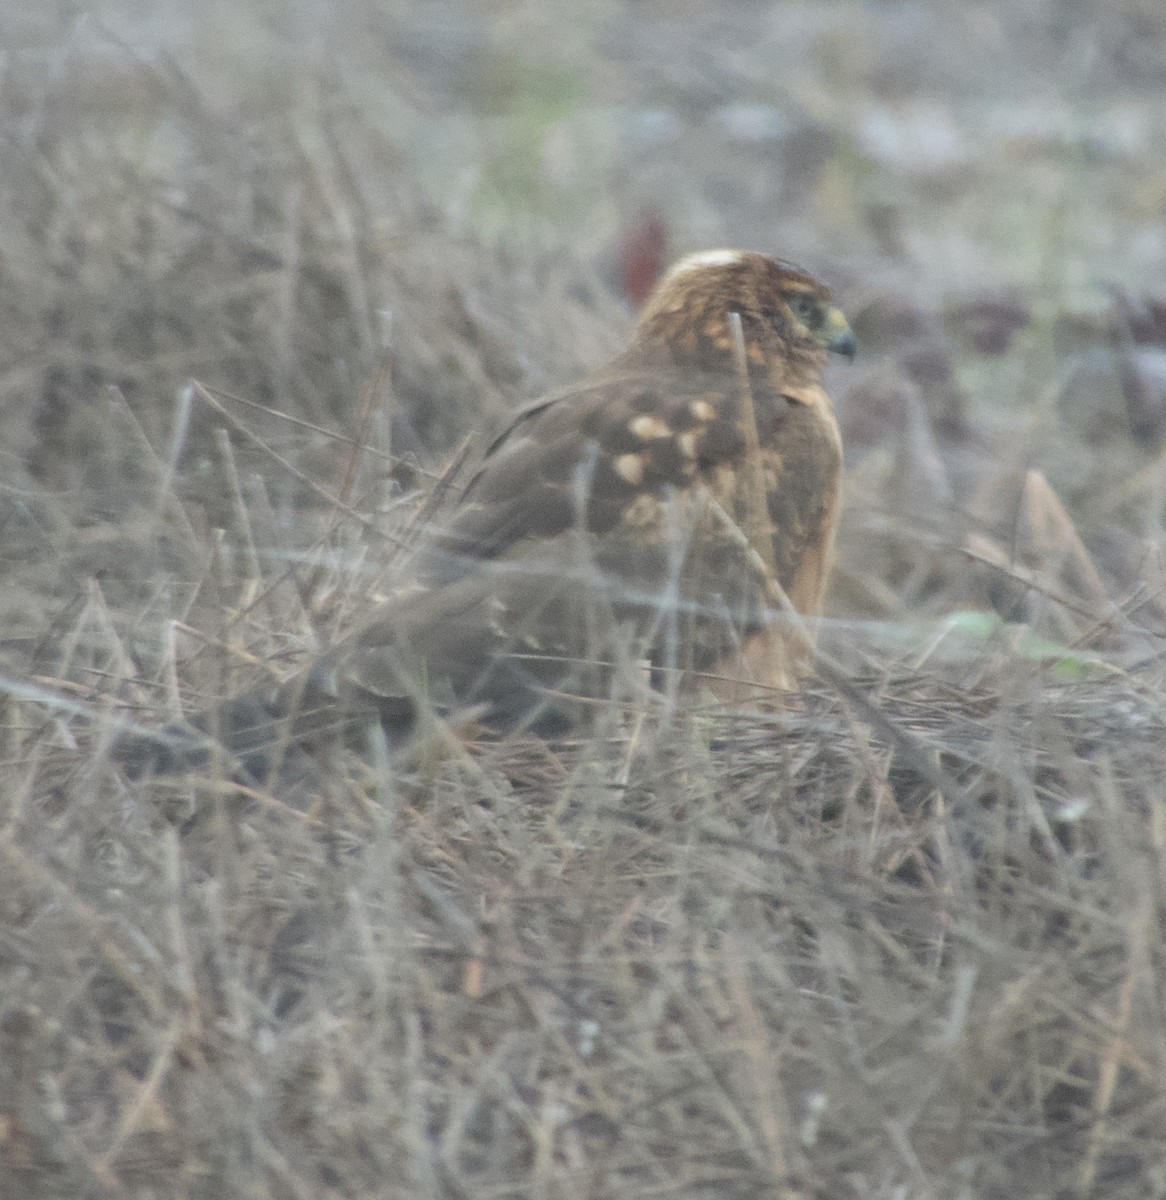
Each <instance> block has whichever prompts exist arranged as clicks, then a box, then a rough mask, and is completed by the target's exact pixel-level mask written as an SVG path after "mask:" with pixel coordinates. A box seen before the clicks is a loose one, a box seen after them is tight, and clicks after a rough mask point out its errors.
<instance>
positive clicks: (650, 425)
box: [628, 413, 672, 442]
mask: <svg viewBox="0 0 1166 1200" xmlns="http://www.w3.org/2000/svg"><path fill="white" fill-rule="evenodd" d="M628 428H629V429H630V430H631V431H632V435H633V436H634V437H638V438H639V439H640V440H641V441H643V442H650V441H653V440H655V439H656V438H666V437H670V436H671V435H672V429H671V427H670V426H669V425H668V424H667V423H666V422H664V421H661V420H660V418H659V417H653V416H651V415H650V414H648V413H644V414H643V415H642V416H639V417H636V418H634V419H633V420H632V421H631V422H630V423H629V424H628Z"/></svg>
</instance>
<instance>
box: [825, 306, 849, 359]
mask: <svg viewBox="0 0 1166 1200" xmlns="http://www.w3.org/2000/svg"><path fill="white" fill-rule="evenodd" d="M823 332H824V334H825V338H826V349H827V350H829V351H830V353H831V354H841V355H842V356H843V357H844V358H846V359H852V358H854V351H855V349H856V348H857V347H856V345H855V341H854V334H853V333H852V332H851V329H850V325H849V323H848V322H847V320H846V318H845V317H844V316H843V315H842V310H841V309H840V308H832V309H831V310H830V312H829V313H828V314H827V316H826V325H825V328H824V330H823Z"/></svg>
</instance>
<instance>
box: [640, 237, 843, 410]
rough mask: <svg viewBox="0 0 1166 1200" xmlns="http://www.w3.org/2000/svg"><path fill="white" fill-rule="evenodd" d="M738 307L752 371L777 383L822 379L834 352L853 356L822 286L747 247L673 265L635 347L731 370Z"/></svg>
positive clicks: (650, 305) (644, 315)
mask: <svg viewBox="0 0 1166 1200" xmlns="http://www.w3.org/2000/svg"><path fill="white" fill-rule="evenodd" d="M734 312H735V313H739V314H740V317H741V329H742V333H743V335H744V340H745V354H746V358H747V359H748V362H749V367H750V373H751V374H754V375H759V376H764V377H767V378H768V379H769V380H770V382H771V383H772V384H773V385H774V386H775V387H778V388H780V387H781V386H782V385H783V382H790V383H812V382H817V381H819V380H820V376H821V371H822V368H823V366H824V365H825V362H826V356H827V354H828V353H835V354H842V355H845V356H846V357H847V358H852V357H853V356H854V334H853V333H851V331H850V326H849V324H848V323H847V321H846V318H845V317H844V316H843V315H842V312H841V310H840V309H839V308H838V307H837V306H836V305H835V303H834V300H833V297H832V296H831V295H830V290H829V289H828V288H827V287H826V286H825V285H824V284H821V283H819V282H818V281H817V280H816V279H814V278H813V276H811V275H809V274H807V273H806V272H805V271H803V270H802V269H801V267H796V266H794V265H793V264H792V263H788V262H783V261H782V260H781V259H778V258H770V257H769V256H768V255H765V254H757V253H753V252H751V251H745V250H706V251H703V252H702V253H699V254H692V255H690V256H689V257H688V258H685V259H682V260H681V261H680V262H678V263H677V264H676V265H675V266H674V267H672V269H671V270H669V271H668V272H667V273H666V274H665V275H664V277H663V278H662V279H661V280H660V282H659V284H658V285H657V287H656V290H655V291H654V292H653V293H652V295H651V296H650V297H649V298H648V301H647V303H646V304H645V305H644V308H643V311H642V312H641V314H640V319H639V323H638V325H637V327H636V343H635V344H636V345H639V346H642V347H644V348H651V349H653V350H659V349H663V350H665V351H666V352H667V353H668V354H669V356H670V357H672V358H674V359H677V360H679V361H681V362H684V363H691V364H692V365H694V366H699V367H702V368H707V369H712V370H724V369H729V368H730V366H731V364H732V363H733V361H734V357H735V355H736V350H735V344H736V343H735V337H734V333H733V324H732V317H731V314H732V313H734ZM775 373H776V374H775ZM791 375H792V378H791Z"/></svg>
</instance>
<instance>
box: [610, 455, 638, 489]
mask: <svg viewBox="0 0 1166 1200" xmlns="http://www.w3.org/2000/svg"><path fill="white" fill-rule="evenodd" d="M612 466H613V468H614V470H615V473H616V474H617V475H618V476H619V477H620V479H622V480H624V482H625V483H630V484H631V485H632V486H633V487H638V486H639V485H640V484H641V483H643V482H644V460H643V457H642V456H641V455H639V454H621V455H620V456H619V458H617V459H616V460H615V462H614V463H613V464H612Z"/></svg>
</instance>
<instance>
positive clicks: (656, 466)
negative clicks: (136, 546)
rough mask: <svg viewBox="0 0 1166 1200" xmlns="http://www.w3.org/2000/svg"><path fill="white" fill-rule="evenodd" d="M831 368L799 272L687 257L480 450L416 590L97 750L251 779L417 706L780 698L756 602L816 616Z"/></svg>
mask: <svg viewBox="0 0 1166 1200" xmlns="http://www.w3.org/2000/svg"><path fill="white" fill-rule="evenodd" d="M829 351H835V352H838V353H840V354H844V355H847V356H851V355H853V353H854V337H853V335H852V333H851V331H850V327H849V326H848V325H847V323H846V319H845V318H844V317H843V315H842V313H841V312H840V311H839V310H838V309H837V308H836V307H835V306H834V304H833V302H832V300H831V296H830V293H829V291H828V290H827V289H826V288H825V287H824V286H823V285H822V284H821V283H819V282H818V281H817V280H815V279H814V278H813V277H812V276H810V275H809V274H807V273H806V272H805V271H803V270H801V269H800V268H799V267H795V266H793V265H792V264H790V263H787V262H783V261H781V260H779V259H775V258H770V257H767V256H766V255H763V254H757V253H749V252H743V251H737V250H712V251H707V252H705V253H701V254H695V255H692V256H691V257H689V258H686V259H684V260H683V261H681V262H680V263H679V264H677V265H676V266H675V267H673V268H672V269H671V271H669V272H668V273H667V274H666V275H665V276H664V277H663V279H662V280H661V281H660V283H659V285H658V286H657V288H656V289H655V291H654V292H653V293H652V295H651V296H650V297H649V299H648V301H647V303H646V305H645V306H644V308H643V310H642V312H641V314H640V317H639V320H638V323H637V325H636V330H635V336H634V338H633V339H632V343H631V345H630V346H629V347H628V348H627V349H626V350H625V351H624V352H623V353H622V354H620V355H618V356H617V357H616V358H615V359H614V360H612V361H611V362H609V363H608V364H606V365H605V366H603V367H600V368H599V369H598V370H596V371H595V372H593V373H592V374H591V375H590V376H588V377H587V378H585V379H584V380H583V381H582V382H580V383H578V384H576V385H574V386H572V387H569V388H566V389H564V390H562V391H560V392H557V393H554V394H552V395H550V396H547V397H545V398H543V399H541V400H539V401H537V402H536V403H534V404H532V405H530V406H528V407H527V408H525V409H524V410H522V411H521V412H520V413H519V414H518V415H517V416H516V417H515V419H514V420H513V422H512V423H511V424H510V426H509V428H507V429H506V430H505V432H503V433H502V434H501V436H499V437H498V438H497V439H496V440H495V441H494V442H493V444H492V445H490V447H489V448H488V449H487V451H486V452H485V455H484V457H483V459H482V462H481V465H480V467H479V469H478V470H477V473H476V474H475V475H474V476H473V477H472V478H471V479H470V481H469V483H468V484H467V485H466V486H465V488H464V489H463V491H462V493H461V495H460V496H459V497H458V498H457V500H456V501H455V503H454V504H453V505H452V507H451V510H450V512H449V515H448V517H447V519H446V520H445V521H444V522H442V523H441V526H440V529H439V531H437V532H436V533H435V534H434V535H433V536H432V538H431V539H430V543H429V546H428V548H427V549H426V550H424V551H423V552H422V554H421V557H420V560H419V565H418V576H419V582H420V584H421V586H420V587H419V588H417V589H415V590H414V591H412V592H411V593H409V594H407V595H404V596H402V597H400V598H398V599H395V600H390V601H387V602H385V603H384V604H383V605H381V606H380V607H379V608H377V609H376V610H375V611H374V612H373V613H372V614H370V616H369V618H368V619H367V621H366V622H365V623H364V624H363V625H362V626H361V627H360V628H358V629H357V630H356V631H355V632H354V633H353V634H352V635H351V636H349V637H348V638H346V639H345V640H344V641H342V642H341V643H340V644H338V645H337V646H335V647H334V648H333V649H331V650H329V651H328V652H327V653H325V654H324V655H323V656H322V657H320V658H319V659H318V660H317V661H316V662H315V663H314V664H312V665H311V666H310V667H309V668H307V669H305V670H304V671H302V672H301V673H300V674H299V675H297V676H296V677H294V678H293V679H292V680H290V681H288V682H285V683H282V684H280V685H277V686H274V687H271V688H262V689H257V690H255V691H254V692H251V693H248V694H246V695H244V696H242V697H239V698H237V699H235V700H231V701H228V702H227V703H226V704H225V705H223V706H222V707H221V708H219V709H218V710H217V711H215V712H214V713H210V714H205V715H203V716H202V717H200V718H197V719H196V720H195V722H194V728H193V729H190V730H186V731H180V730H178V729H175V728H173V727H172V728H171V729H169V730H167V731H165V733H164V734H162V735H160V736H159V737H158V738H156V739H149V738H141V737H133V738H124V739H122V741H121V743H119V745H118V747H117V751H116V753H117V756H118V757H119V758H121V759H123V760H124V761H126V762H127V763H129V764H131V765H135V766H139V767H140V766H141V765H142V764H149V765H151V766H153V767H154V768H155V769H161V770H168V769H176V768H184V767H190V766H194V765H197V764H198V763H199V762H201V761H205V759H206V757H207V755H208V754H209V753H210V751H211V748H212V747H213V746H214V745H215V744H220V745H222V746H225V747H226V749H227V750H228V751H229V752H230V753H231V754H232V755H234V756H236V757H237V758H238V760H239V761H241V763H242V765H243V766H244V767H245V768H246V769H248V770H249V771H250V772H251V773H253V774H255V775H263V774H266V773H267V772H268V771H269V770H270V768H271V764H272V754H273V753H278V752H279V751H278V750H277V748H278V747H280V746H284V747H286V746H288V745H301V746H302V745H304V744H309V745H310V744H312V743H315V742H316V741H317V740H319V739H320V738H322V737H335V736H336V735H337V734H338V733H339V734H343V735H346V736H351V735H353V734H363V733H365V732H366V731H367V728H368V726H369V725H370V724H371V723H372V722H374V721H377V722H379V723H380V724H381V725H382V727H383V728H384V729H385V730H386V732H387V733H388V734H389V736H390V739H391V738H393V737H394V736H400V735H403V734H407V733H408V731H409V730H410V729H411V727H412V725H413V724H414V722H415V721H416V719H417V716H418V714H419V713H420V712H421V711H423V710H424V711H434V710H435V711H438V712H457V711H461V712H472V713H473V714H474V715H475V717H476V718H477V719H479V720H481V721H483V722H484V723H486V724H488V725H491V726H494V727H499V728H513V727H515V726H526V727H530V728H534V729H538V730H540V731H555V730H558V729H561V728H562V727H563V726H564V725H565V724H566V723H569V722H570V721H572V720H573V719H575V717H576V716H577V715H578V709H579V706H580V704H582V703H585V702H586V701H587V700H588V699H592V700H593V699H596V698H602V697H607V696H611V695H613V694H625V695H626V694H627V692H628V689H635V688H637V687H639V688H643V687H644V686H645V684H646V683H647V682H650V683H651V684H653V685H654V686H655V687H657V688H660V687H664V688H667V687H669V686H671V684H670V681H674V680H677V679H680V678H687V677H691V675H692V674H693V673H696V674H699V675H703V676H713V677H717V676H728V677H730V678H732V677H740V676H745V677H747V678H751V679H755V680H757V681H758V682H760V683H762V684H768V685H771V686H778V687H788V686H790V685H791V683H792V681H793V677H794V673H795V671H796V669H797V665H798V664H797V661H796V655H791V654H790V653H789V652H788V651H786V650H785V649H784V647H783V639H782V636H781V633H780V621H779V620H775V614H774V597H775V594H776V595H777V596H778V597H781V596H782V595H783V594H784V596H785V597H788V600H789V601H790V602H791V603H792V605H793V606H794V608H796V609H797V610H798V612H800V613H802V614H805V615H807V616H809V617H813V616H816V615H817V614H818V613H819V612H820V609H821V603H822V597H823V593H824V591H825V587H826V578H827V574H828V571H829V566H830V557H831V550H832V546H833V542H834V533H835V526H836V523H837V516H838V492H839V480H840V473H841V464H842V446H841V441H840V439H839V434H838V425H837V422H836V421H835V418H834V412H833V408H832V406H831V403H830V398H829V396H827V394H826V392H825V390H824V388H823V368H824V366H825V363H826V358H827V353H828V352H829ZM751 504H752V511H751V509H750V506H751ZM759 531H760V532H759Z"/></svg>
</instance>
